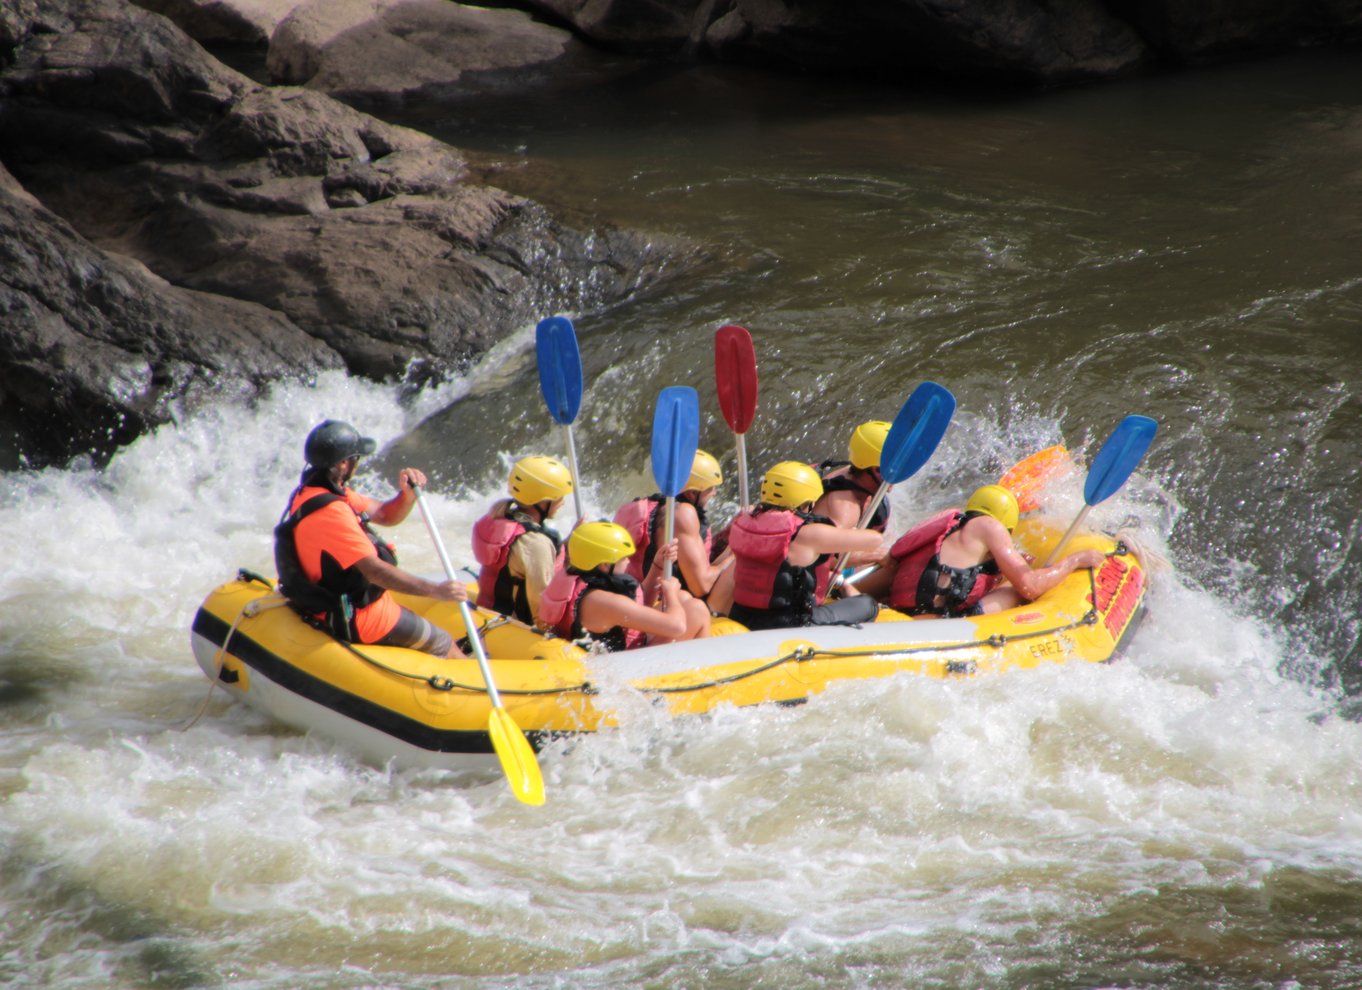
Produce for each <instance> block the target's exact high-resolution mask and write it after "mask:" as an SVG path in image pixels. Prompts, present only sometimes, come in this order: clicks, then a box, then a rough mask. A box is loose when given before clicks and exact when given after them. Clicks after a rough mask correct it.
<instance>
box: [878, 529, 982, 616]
mask: <svg viewBox="0 0 1362 990" xmlns="http://www.w3.org/2000/svg"><path fill="white" fill-rule="evenodd" d="M965 521H966V520H965V515H964V513H963V512H961V511H960V510H959V509H947V510H946V511H945V512H939V513H937V514H936V515H934V516H932V517H931V518H930V519H928V520H927V521H926V522H922V523H919V524H918V525H917V526H914V527H913V528H912V529H910V530H909V531H908V532H906V533H904V534H903V535H902V536H900V537H899V538H898V540H897V541H896V542H895V543H894V545H893V546H892V547H891V548H890V549H889V554H890V556H892V557H893V558H894V559H895V560H897V561H898V562H899V563H898V568H897V569H896V570H895V572H894V585H893V587H892V588H891V589H890V591H889V604H890V605H891V606H892V607H894V608H896V609H900V610H901V611H904V612H909V613H911V614H914V615H924V614H933V615H966V614H970V612H971V611H972V610H973V608H974V606H975V605H977V604H978V603H979V600H980V599H982V598H983V597H984V596H985V595H986V594H988V593H989V592H990V591H992V590H993V589H994V587H996V586H997V584H998V580H999V578H998V565H997V563H996V562H995V561H993V560H986V561H984V562H983V563H981V564H976V565H975V566H973V567H952V566H950V565H949V564H943V563H942V562H941V557H940V553H941V544H942V543H944V542H945V540H946V537H948V536H950V535H951V534H952V533H954V532H955V531H956V530H957V529H959V528H960V527H961V526H963V525H964V523H965ZM943 576H944V577H945V578H946V579H947V581H948V583H947V584H946V586H945V587H943V586H942V585H941V578H942V577H943ZM937 598H940V599H942V600H943V603H942V605H940V606H939V607H938V606H934V605H933V601H934V599H937Z"/></svg>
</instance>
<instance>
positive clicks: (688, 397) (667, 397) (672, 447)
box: [652, 385, 700, 577]
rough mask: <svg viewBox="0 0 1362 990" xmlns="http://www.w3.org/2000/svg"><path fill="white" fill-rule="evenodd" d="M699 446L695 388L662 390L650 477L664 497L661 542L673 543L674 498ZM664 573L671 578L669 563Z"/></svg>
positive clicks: (674, 523) (698, 418) (698, 400)
mask: <svg viewBox="0 0 1362 990" xmlns="http://www.w3.org/2000/svg"><path fill="white" fill-rule="evenodd" d="M699 445H700V396H699V395H698V394H697V393H696V391H695V389H693V388H687V387H685V386H683V385H673V386H671V387H670V388H664V389H663V390H662V391H661V392H659V393H658V395H657V408H656V409H655V410H654V412H653V449H652V464H653V478H654V479H656V481H657V488H658V491H660V492H661V493H662V494H663V495H665V496H667V517H666V519H667V522H666V530H665V531H664V534H663V539H664V542H666V543H670V542H671V541H672V532H673V530H674V529H675V526H676V496H677V495H679V494H681V489H682V488H683V487H684V486H685V484H686V479H687V478H689V477H690V469H691V466H692V465H693V464H694V463H695V448H696V447H698V446H699ZM663 574H664V575H665V576H666V577H671V576H672V562H671V561H670V560H668V561H667V562H666V564H665V565H664V566H663Z"/></svg>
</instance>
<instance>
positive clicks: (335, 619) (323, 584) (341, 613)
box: [274, 474, 397, 643]
mask: <svg viewBox="0 0 1362 990" xmlns="http://www.w3.org/2000/svg"><path fill="white" fill-rule="evenodd" d="M304 488H326V489H328V490H327V491H325V492H322V493H321V494H318V495H314V496H312V497H311V498H310V499H308V500H307V501H306V502H304V503H303V504H302V505H300V506H298V509H297V511H296V512H290V511H289V509H288V507H287V506H286V507H285V509H284V515H283V517H282V518H281V519H280V521H279V525H277V526H275V527H274V566H275V568H276V570H277V571H278V572H279V591H280V592H281V593H282V594H283V595H284V597H285V598H287V599H288V602H289V605H291V606H292V607H293V609H294V610H295V611H296V612H298V613H299V614H300V615H302V616H303V617H304V618H307V619H314V618H315V617H317V616H321V617H322V620H321V621H322V623H323V624H324V625H325V627H326V628H327V630H329V631H330V632H331V634H332V635H333V636H335V637H336V638H337V639H340V640H343V641H346V642H352V643H353V642H358V641H359V631H358V630H357V629H356V628H355V612H356V611H357V610H358V609H361V608H364V607H365V606H368V605H372V604H373V603H374V602H376V601H378V599H379V598H380V597H381V596H382V595H383V589H382V588H380V587H379V586H378V585H376V584H373V583H372V582H370V581H369V580H368V579H367V578H366V577H365V576H364V575H363V574H361V573H360V572H359V569H358V568H354V567H352V568H349V569H348V570H347V569H346V568H343V567H341V566H340V565H339V564H338V563H337V562H336V560H335V558H334V557H332V556H331V555H330V554H328V553H326V552H325V551H323V552H322V555H321V565H322V576H321V580H320V581H316V582H314V581H310V580H308V577H307V573H306V572H305V571H304V570H303V564H302V561H301V560H299V558H298V545H297V543H296V542H295V541H294V538H293V531H294V530H296V529H297V528H298V524H299V523H301V522H302V521H303V520H304V519H306V518H307V517H308V516H310V515H312V513H314V512H316V511H317V510H318V509H321V508H323V507H325V506H328V505H330V504H331V503H332V502H344V501H345V496H344V495H343V494H341V493H340V491H339V490H338V489H337V488H336V486H335V485H333V484H331V483H330V481H329V480H328V479H325V478H321V477H318V476H317V475H316V474H313V475H310V476H305V477H304V478H303V482H302V484H300V485H299V486H298V487H297V488H295V489H294V490H293V494H292V495H290V496H289V500H288V505H289V506H291V505H292V504H293V500H294V499H295V498H297V497H298V493H299V492H300V491H302V490H303V489H304ZM356 518H357V519H358V521H359V525H360V528H361V529H363V530H364V535H365V536H367V537H369V540H370V542H372V543H373V545H374V549H375V550H376V551H377V552H378V557H379V559H380V560H382V561H383V562H384V563H388V564H392V565H394V566H396V564H397V555H396V553H394V552H393V548H392V547H391V546H389V545H388V544H387V543H385V542H384V541H383V539H382V538H381V537H380V536H379V535H378V534H377V533H375V532H374V531H373V528H372V527H371V526H370V525H369V516H368V514H367V513H359V514H357V515H356Z"/></svg>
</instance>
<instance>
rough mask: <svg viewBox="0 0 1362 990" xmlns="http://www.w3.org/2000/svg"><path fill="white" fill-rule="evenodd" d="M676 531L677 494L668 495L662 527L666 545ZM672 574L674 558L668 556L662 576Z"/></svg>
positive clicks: (663, 541) (663, 540) (663, 564)
mask: <svg viewBox="0 0 1362 990" xmlns="http://www.w3.org/2000/svg"><path fill="white" fill-rule="evenodd" d="M675 532H676V496H674V495H668V496H667V516H666V522H665V524H664V525H663V528H662V543H663V545H664V546H665V545H666V544H668V543H671V541H672V536H673V534H674V533H675ZM671 576H672V559H671V558H670V557H668V558H667V559H666V560H664V561H662V577H663V578H670V577H671Z"/></svg>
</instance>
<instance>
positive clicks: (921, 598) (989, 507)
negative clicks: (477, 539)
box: [858, 485, 1104, 616]
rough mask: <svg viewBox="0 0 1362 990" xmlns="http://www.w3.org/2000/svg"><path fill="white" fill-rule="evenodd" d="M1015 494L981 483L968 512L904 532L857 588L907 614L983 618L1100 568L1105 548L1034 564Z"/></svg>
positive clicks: (942, 516)
mask: <svg viewBox="0 0 1362 990" xmlns="http://www.w3.org/2000/svg"><path fill="white" fill-rule="evenodd" d="M1019 516H1020V513H1019V510H1018V506H1017V497H1016V496H1015V495H1013V494H1012V492H1011V491H1010V490H1008V489H1007V488H1004V487H1003V486H1002V485H984V486H983V487H982V488H979V489H977V490H976V491H975V492H974V494H972V495H971V496H970V497H969V501H967V502H966V503H965V508H964V510H963V511H961V510H959V509H947V510H946V511H945V512H941V513H938V514H937V515H935V516H933V517H932V518H930V519H928V520H927V521H926V522H924V523H922V524H920V525H918V526H915V527H914V528H913V529H910V530H909V531H908V532H907V533H905V534H903V536H901V537H900V538H899V539H898V540H897V541H895V543H894V545H893V546H892V547H891V548H890V549H889V553H887V554H886V555H885V556H884V558H883V559H882V560H881V561H880V565H879V569H878V570H876V571H875V572H874V573H872V574H870V575H868V576H867V577H865V578H864V579H862V580H861V581H860V582H858V586H859V587H860V589H861V592H862V593H863V594H866V595H874V596H875V597H877V598H881V599H883V600H886V602H887V604H888V605H890V606H891V607H893V608H895V609H898V610H899V611H901V612H907V613H908V614H909V615H943V616H959V615H983V614H985V613H989V612H1000V611H1002V610H1004V609H1009V608H1015V607H1016V606H1017V605H1020V604H1021V603H1022V602H1029V601H1033V600H1035V599H1036V598H1039V597H1040V596H1041V595H1043V594H1045V592H1047V591H1049V590H1050V589H1051V588H1053V587H1055V586H1056V585H1057V584H1059V583H1060V582H1061V581H1063V580H1064V579H1065V578H1066V577H1068V576H1069V575H1070V574H1072V573H1073V572H1074V571H1076V570H1078V569H1079V568H1083V567H1099V566H1101V564H1102V561H1103V559H1104V555H1103V554H1102V552H1101V551H1100V550H1079V551H1076V552H1075V553H1071V554H1069V555H1068V556H1066V557H1064V558H1063V559H1062V560H1060V561H1058V562H1057V563H1055V564H1052V565H1050V566H1049V567H1032V566H1031V562H1030V561H1029V560H1027V559H1026V557H1025V556H1024V555H1023V554H1022V553H1021V551H1019V550H1018V549H1017V548H1016V546H1015V545H1014V544H1013V542H1012V531H1013V530H1014V529H1015V528H1016V526H1017V520H1018V518H1019Z"/></svg>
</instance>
